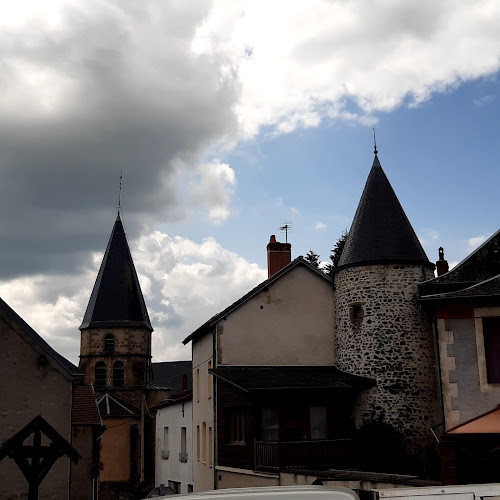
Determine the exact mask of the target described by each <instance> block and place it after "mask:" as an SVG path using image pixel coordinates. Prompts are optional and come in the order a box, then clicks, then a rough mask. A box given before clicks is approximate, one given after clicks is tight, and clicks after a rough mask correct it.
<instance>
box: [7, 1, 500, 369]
mask: <svg viewBox="0 0 500 500" xmlns="http://www.w3.org/2000/svg"><path fill="white" fill-rule="evenodd" d="M498 26H500V2H498V1H497V0H457V1H451V0H440V1H439V2H436V1H435V0H419V1H418V2H417V1H408V2H403V1H401V0H310V1H308V2H303V1H299V0H296V1H294V0H286V1H281V0H274V1H271V2H270V1H269V0H268V1H261V0H214V1H208V0H191V1H189V2H185V1H183V0H171V1H166V0H165V1H160V0H141V2H136V1H135V0H117V1H112V0H86V1H85V2H80V1H76V0H74V1H70V0H58V1H52V0H47V1H44V2H39V1H35V0H18V1H17V2H10V1H9V2H7V1H5V0H0V89H1V91H0V176H1V182H0V241H1V245H0V297H2V298H3V300H5V301H6V302H7V303H8V304H9V305H10V306H11V307H12V308H13V309H14V310H15V311H16V312H17V313H18V314H19V315H20V316H22V317H23V319H25V321H27V322H28V323H29V324H30V325H31V326H32V327H33V328H34V329H35V330H36V331H37V332H38V333H39V334H40V335H42V337H43V338H45V340H47V342H49V344H50V345H51V346H52V347H54V348H55V349H56V350H57V351H58V352H60V353H61V354H62V355H64V356H65V357H67V358H68V359H69V360H71V361H72V362H74V363H76V364H77V363H78V355H79V340H80V333H79V330H78V327H79V325H80V324H81V321H82V318H83V315H84V312H85V309H86V307H87V303H88V300H89V297H90V293H91V290H92V287H93V284H94V282H95V278H96V276H97V271H98V269H99V265H100V262H101V260H102V256H103V253H104V250H105V248H106V244H107V241H108V238H109V235H110V232H111V229H112V227H113V223H114V220H115V218H116V214H117V210H118V198H119V182H120V175H122V177H123V180H122V190H121V197H120V199H121V213H122V220H123V222H124V226H125V229H126V231H127V236H128V240H129V244H130V247H131V251H132V255H133V258H134V262H135V266H136V270H137V273H138V275H139V279H140V282H141V286H142V290H143V293H144V296H145V300H146V304H147V306H148V310H149V314H150V318H151V321H152V324H153V327H154V329H155V331H154V333H153V361H168V360H179V359H189V358H190V354H191V351H190V345H188V346H184V345H183V344H182V340H183V339H184V338H185V337H187V336H188V335H189V334H190V333H192V332H193V331H194V330H195V329H196V328H197V327H198V326H200V325H201V324H202V323H204V322H205V321H206V320H207V319H209V318H210V317H211V316H212V315H214V314H215V313H217V312H218V311H221V310H223V309H224V308H225V307H227V306H228V305H230V304H231V303H232V302H234V301H235V300H237V299H238V298H239V297H241V296H242V295H243V294H245V293H246V292H247V291H249V290H250V289H251V288H253V287H254V286H255V285H256V284H258V283H259V282H261V281H263V280H264V279H266V278H267V261H266V258H267V257H266V245H267V243H268V242H269V237H270V235H272V234H276V237H277V239H278V240H279V241H284V239H285V234H283V233H281V232H280V230H279V227H280V225H281V223H282V221H284V220H286V221H291V224H292V230H291V232H290V233H289V235H288V241H289V242H290V243H291V244H292V257H293V258H295V257H297V256H299V255H305V254H306V253H307V252H308V251H309V250H313V251H314V252H316V253H319V254H320V258H321V260H322V261H328V256H329V253H330V249H331V248H332V247H333V245H334V244H335V242H336V241H337V239H338V237H339V236H340V235H341V234H342V232H343V231H345V230H348V229H349V226H350V224H351V221H352V218H353V216H354V213H355V210H356V206H357V204H358V201H359V198H360V196H361V193H362V190H363V187H364V184H365V181H366V178H367V175H368V172H369V170H370V167H371V164H372V161H373V129H374V128H375V130H376V141H377V148H378V151H379V154H378V157H379V160H380V162H381V164H382V167H383V169H384V171H385V173H386V175H387V177H388V178H389V181H390V182H391V185H392V186H393V188H394V190H395V192H396V194H397V196H398V198H399V200H400V202H401V204H402V206H403V208H404V210H405V212H406V214H407V216H408V218H409V220H410V222H411V223H412V225H413V228H414V230H415V232H416V234H417V236H418V237H419V239H420V241H421V242H422V245H423V247H424V249H425V251H426V253H427V256H428V257H429V259H430V260H431V261H435V260H436V259H437V255H438V248H439V246H443V247H444V251H445V257H446V258H447V260H448V261H449V262H450V264H451V265H453V264H456V263H457V262H459V261H461V260H462V259H463V258H465V257H466V256H467V255H468V254H469V253H470V252H471V251H472V250H474V249H475V248H476V247H477V246H478V245H480V244H481V243H482V242H483V241H484V240H485V239H486V238H487V237H489V236H490V235H491V234H493V233H494V232H496V231H497V230H498V229H500V218H499V216H498V214H499V210H498V208H499V201H498V194H497V191H498V186H499V185H500V168H499V166H500V165H499V161H498V158H499V149H500V93H499V90H500V73H499V70H500V30H499V29H498Z"/></svg>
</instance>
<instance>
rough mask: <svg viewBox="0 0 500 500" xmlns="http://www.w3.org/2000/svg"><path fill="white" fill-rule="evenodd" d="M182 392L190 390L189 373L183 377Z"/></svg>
mask: <svg viewBox="0 0 500 500" xmlns="http://www.w3.org/2000/svg"><path fill="white" fill-rule="evenodd" d="M182 390H183V391H187V390H188V376H187V373H185V374H184V375H183V376H182Z"/></svg>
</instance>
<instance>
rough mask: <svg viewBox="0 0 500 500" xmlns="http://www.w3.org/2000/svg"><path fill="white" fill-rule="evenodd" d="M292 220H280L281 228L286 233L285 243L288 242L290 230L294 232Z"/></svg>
mask: <svg viewBox="0 0 500 500" xmlns="http://www.w3.org/2000/svg"><path fill="white" fill-rule="evenodd" d="M292 226H293V224H292V221H291V220H282V221H280V227H279V230H280V231H281V232H282V233H283V232H284V233H285V243H288V231H290V232H292Z"/></svg>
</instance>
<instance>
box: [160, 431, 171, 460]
mask: <svg viewBox="0 0 500 500" xmlns="http://www.w3.org/2000/svg"><path fill="white" fill-rule="evenodd" d="M169 455H170V451H169V448H168V427H163V450H162V452H161V458H168V457H169Z"/></svg>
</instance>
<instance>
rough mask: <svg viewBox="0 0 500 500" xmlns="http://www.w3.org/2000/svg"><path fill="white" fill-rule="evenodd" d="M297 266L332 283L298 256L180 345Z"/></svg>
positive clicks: (208, 329) (199, 335)
mask: <svg viewBox="0 0 500 500" xmlns="http://www.w3.org/2000/svg"><path fill="white" fill-rule="evenodd" d="M297 266H305V267H307V268H308V269H310V270H311V271H313V272H315V273H316V274H317V275H318V276H320V277H321V278H323V279H325V280H327V281H329V282H330V283H333V280H332V278H331V276H329V275H328V274H325V273H324V272H323V271H321V269H318V268H317V267H315V266H313V265H311V264H309V262H307V261H306V260H305V259H304V257H302V255H299V256H298V257H297V258H296V259H294V260H292V262H290V263H289V264H287V265H286V266H285V267H282V268H281V269H280V270H279V271H278V272H276V273H274V274H273V275H272V276H271V277H270V278H268V279H267V280H265V281H263V282H262V283H260V284H259V285H257V286H256V287H255V288H253V289H252V290H250V291H249V292H248V293H247V294H245V295H243V297H241V298H240V299H238V300H237V301H236V302H233V303H232V304H231V305H230V306H229V307H226V309H224V310H223V311H222V312H220V313H217V314H216V315H215V316H213V317H212V318H210V319H209V320H208V321H207V322H206V323H204V324H203V325H201V326H200V327H199V328H198V329H196V330H195V331H194V332H193V333H192V334H191V335H189V336H188V337H186V338H185V339H184V340H183V341H182V343H183V344H187V343H188V342H190V341H191V340H196V339H198V338H200V337H202V336H203V335H205V334H206V333H208V332H209V331H210V329H211V328H212V326H214V325H215V324H216V323H218V322H219V321H220V320H221V319H224V317H226V316H227V315H228V314H230V313H232V312H233V311H234V310H235V309H237V308H238V307H240V306H241V305H242V304H244V303H245V302H246V301H247V300H250V299H251V298H252V297H254V296H255V295H257V294H258V293H259V292H260V291H262V290H264V288H266V287H267V286H269V285H271V284H272V283H274V282H275V281H276V280H278V279H279V278H281V276H283V275H284V274H285V273H287V272H289V271H291V270H292V269H294V268H295V267H297Z"/></svg>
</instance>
